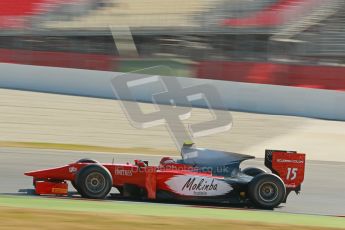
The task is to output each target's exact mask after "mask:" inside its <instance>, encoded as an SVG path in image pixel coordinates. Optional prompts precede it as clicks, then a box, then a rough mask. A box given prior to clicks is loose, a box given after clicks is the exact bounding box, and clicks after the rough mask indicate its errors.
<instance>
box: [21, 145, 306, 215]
mask: <svg viewBox="0 0 345 230" xmlns="http://www.w3.org/2000/svg"><path fill="white" fill-rule="evenodd" d="M181 155H182V159H180V160H176V161H175V160H173V159H172V158H170V157H163V158H162V159H161V161H160V164H159V165H158V166H150V165H149V164H148V162H147V161H142V160H135V162H134V164H129V163H127V164H114V163H99V162H97V161H95V160H92V159H81V160H79V161H77V162H74V163H71V164H68V165H65V166H62V167H58V168H51V169H45V170H39V171H32V172H27V173H25V175H27V176H31V177H33V183H34V186H35V192H36V194H39V195H46V194H55V195H67V192H68V184H67V181H70V182H71V184H72V185H73V187H74V188H75V189H76V190H77V191H78V193H79V194H80V195H81V196H82V197H85V198H91V199H103V198H105V197H106V196H107V195H108V194H109V192H110V190H111V188H112V187H116V188H117V189H118V190H119V192H120V195H121V196H123V197H129V198H140V199H149V200H187V201H205V202H221V203H233V204H246V205H251V206H255V207H259V208H264V209H272V208H275V207H277V206H278V205H280V204H281V203H285V202H286V198H287V196H288V195H289V193H290V192H291V191H295V192H296V193H299V191H300V189H301V184H302V182H303V179H304V169H305V154H301V153H296V152H292V151H280V150H266V153H265V165H266V167H267V168H269V169H270V170H271V171H272V173H268V172H266V171H265V170H263V169H260V168H245V169H243V170H242V169H240V163H241V162H242V161H244V160H248V159H253V158H254V157H252V156H249V155H243V154H237V153H229V152H224V151H217V150H208V149H202V148H196V147H194V146H193V144H192V143H186V144H185V145H184V146H183V148H182V149H181Z"/></svg>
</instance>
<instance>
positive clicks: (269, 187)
mask: <svg viewBox="0 0 345 230" xmlns="http://www.w3.org/2000/svg"><path fill="white" fill-rule="evenodd" d="M248 194H249V198H250V200H251V201H252V202H253V203H254V204H255V205H256V206H258V207H260V208H264V209H273V208H275V207H277V206H278V205H279V204H280V203H281V202H282V201H283V200H284V198H285V194H286V188H285V184H284V182H283V181H282V180H281V179H280V178H279V177H278V176H276V175H274V174H266V173H263V174H259V175H257V176H255V177H254V178H253V180H252V181H251V182H250V183H249V186H248Z"/></svg>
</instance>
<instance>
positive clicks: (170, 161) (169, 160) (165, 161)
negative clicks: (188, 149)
mask: <svg viewBox="0 0 345 230" xmlns="http://www.w3.org/2000/svg"><path fill="white" fill-rule="evenodd" d="M173 163H175V161H174V159H172V158H171V157H163V158H162V160H161V161H160V162H159V164H160V165H166V164H173Z"/></svg>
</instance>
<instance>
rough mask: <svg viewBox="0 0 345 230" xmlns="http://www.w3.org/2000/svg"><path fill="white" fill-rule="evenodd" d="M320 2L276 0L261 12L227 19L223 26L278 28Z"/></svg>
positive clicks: (312, 0) (311, 0)
mask: <svg viewBox="0 0 345 230" xmlns="http://www.w3.org/2000/svg"><path fill="white" fill-rule="evenodd" d="M319 3H320V0H278V1H277V2H275V3H273V4H271V5H269V6H268V7H266V8H265V9H263V10H260V11H258V12H254V13H252V14H250V15H249V16H246V17H241V18H229V19H225V20H224V21H223V22H222V25H224V26H234V27H267V26H279V25H282V24H285V23H287V22H289V21H291V20H296V19H297V18H298V17H300V16H302V15H304V14H306V13H307V12H308V11H309V10H310V9H311V8H312V7H318V5H319Z"/></svg>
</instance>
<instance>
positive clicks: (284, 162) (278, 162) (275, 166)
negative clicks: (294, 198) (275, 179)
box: [265, 150, 305, 195]
mask: <svg viewBox="0 0 345 230" xmlns="http://www.w3.org/2000/svg"><path fill="white" fill-rule="evenodd" d="M265 166H266V167H267V168H269V169H271V170H272V172H273V173H274V174H276V175H278V176H279V177H280V178H281V179H282V180H283V182H284V183H285V186H286V192H287V193H286V194H287V195H288V194H289V193H290V192H291V191H295V192H296V193H297V194H298V193H299V191H300V190H301V184H302V182H303V180H304V170H305V154H303V153H297V152H295V151H284V150H266V151H265Z"/></svg>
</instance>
